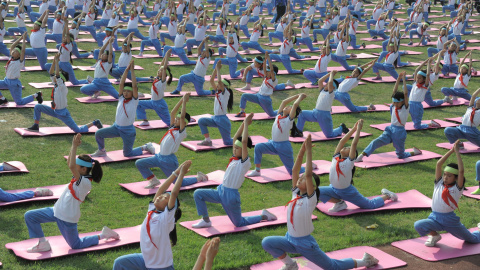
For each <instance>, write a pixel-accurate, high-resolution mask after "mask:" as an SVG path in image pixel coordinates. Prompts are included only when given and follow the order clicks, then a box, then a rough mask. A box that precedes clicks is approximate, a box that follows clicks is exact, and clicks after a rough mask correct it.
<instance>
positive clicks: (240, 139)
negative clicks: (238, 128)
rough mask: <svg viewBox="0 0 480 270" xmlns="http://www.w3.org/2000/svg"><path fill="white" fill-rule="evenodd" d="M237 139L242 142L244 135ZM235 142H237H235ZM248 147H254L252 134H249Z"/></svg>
mask: <svg viewBox="0 0 480 270" xmlns="http://www.w3.org/2000/svg"><path fill="white" fill-rule="evenodd" d="M237 141H240V142H242V136H238V138H237ZM234 143H235V142H234ZM247 147H248V148H252V147H253V142H252V138H250V136H248V142H247Z"/></svg>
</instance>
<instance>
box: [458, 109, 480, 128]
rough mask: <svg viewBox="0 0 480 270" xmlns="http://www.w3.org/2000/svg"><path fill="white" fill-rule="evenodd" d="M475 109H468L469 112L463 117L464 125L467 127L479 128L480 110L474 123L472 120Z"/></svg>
mask: <svg viewBox="0 0 480 270" xmlns="http://www.w3.org/2000/svg"><path fill="white" fill-rule="evenodd" d="M472 110H473V107H468V108H467V111H466V112H465V114H464V115H463V117H462V125H463V126H467V127H478V125H480V110H475V114H474V116H473V123H472V121H471V120H470V117H471V116H472Z"/></svg>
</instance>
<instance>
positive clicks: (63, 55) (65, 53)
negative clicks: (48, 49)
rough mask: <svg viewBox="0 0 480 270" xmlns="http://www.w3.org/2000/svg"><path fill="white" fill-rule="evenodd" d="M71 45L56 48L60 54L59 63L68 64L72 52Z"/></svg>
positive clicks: (61, 45) (63, 44)
mask: <svg viewBox="0 0 480 270" xmlns="http://www.w3.org/2000/svg"><path fill="white" fill-rule="evenodd" d="M72 48H73V45H72V43H71V42H70V43H68V44H65V43H62V44H60V47H58V52H59V53H60V57H59V59H58V60H59V61H60V62H70V53H71V52H72Z"/></svg>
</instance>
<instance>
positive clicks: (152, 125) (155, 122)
mask: <svg viewBox="0 0 480 270" xmlns="http://www.w3.org/2000/svg"><path fill="white" fill-rule="evenodd" d="M202 117H212V115H211V114H208V113H207V114H201V115H193V116H191V119H193V120H195V121H192V120H190V122H189V123H188V124H187V126H194V125H198V120H200V118H202ZM142 122H143V121H135V122H133V125H134V126H135V127H136V128H139V129H142V130H148V129H159V128H168V126H167V124H165V123H164V122H163V121H162V120H152V121H148V122H149V123H150V125H149V126H140V124H141V123H142Z"/></svg>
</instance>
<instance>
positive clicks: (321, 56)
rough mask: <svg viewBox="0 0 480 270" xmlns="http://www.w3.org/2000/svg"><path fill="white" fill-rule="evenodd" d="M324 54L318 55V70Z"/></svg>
mask: <svg viewBox="0 0 480 270" xmlns="http://www.w3.org/2000/svg"><path fill="white" fill-rule="evenodd" d="M324 56H325V54H322V55H320V58H318V70H320V66H321V64H322V59H323V57H324Z"/></svg>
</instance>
